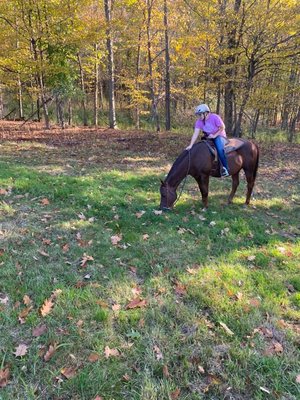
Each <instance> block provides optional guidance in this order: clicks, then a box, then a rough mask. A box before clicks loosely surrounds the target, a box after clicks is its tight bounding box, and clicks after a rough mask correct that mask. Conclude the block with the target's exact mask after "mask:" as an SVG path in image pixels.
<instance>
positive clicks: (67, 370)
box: [60, 367, 77, 379]
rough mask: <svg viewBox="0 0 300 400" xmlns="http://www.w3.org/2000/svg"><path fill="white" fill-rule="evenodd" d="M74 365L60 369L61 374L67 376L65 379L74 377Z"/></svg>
mask: <svg viewBox="0 0 300 400" xmlns="http://www.w3.org/2000/svg"><path fill="white" fill-rule="evenodd" d="M76 370H77V368H76V367H66V368H63V369H61V370H60V372H61V374H62V375H63V376H64V377H65V378H67V379H71V378H74V376H75V375H76Z"/></svg>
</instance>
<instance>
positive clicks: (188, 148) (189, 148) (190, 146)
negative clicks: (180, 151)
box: [185, 144, 193, 150]
mask: <svg viewBox="0 0 300 400" xmlns="http://www.w3.org/2000/svg"><path fill="white" fill-rule="evenodd" d="M192 147H193V145H192V144H190V145H189V146H188V147H186V148H185V149H186V150H191V148H192Z"/></svg>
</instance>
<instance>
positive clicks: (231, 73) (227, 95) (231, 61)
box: [224, 0, 241, 133]
mask: <svg viewBox="0 0 300 400" xmlns="http://www.w3.org/2000/svg"><path fill="white" fill-rule="evenodd" d="M240 6H241V0H235V3H234V12H235V14H238V12H239V10H240ZM236 33H237V26H236V24H234V25H233V29H231V30H230V31H229V33H228V39H227V48H228V51H229V52H231V53H232V54H230V55H229V56H228V57H227V58H226V60H225V64H226V66H227V68H226V81H227V83H226V84H225V89H224V122H225V126H226V130H227V131H228V132H229V133H232V132H233V123H234V121H233V112H234V110H233V103H234V80H235V62H236V56H235V55H234V54H233V53H234V50H235V49H236V48H237V46H238V43H237V39H236Z"/></svg>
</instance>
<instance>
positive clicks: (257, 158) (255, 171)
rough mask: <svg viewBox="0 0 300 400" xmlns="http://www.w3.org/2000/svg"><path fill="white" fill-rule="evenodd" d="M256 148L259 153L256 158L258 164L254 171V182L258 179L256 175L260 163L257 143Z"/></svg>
mask: <svg viewBox="0 0 300 400" xmlns="http://www.w3.org/2000/svg"><path fill="white" fill-rule="evenodd" d="M255 147H256V151H257V157H256V163H255V167H254V171H253V179H254V180H255V178H256V174H257V170H258V163H259V147H258V146H257V144H256V143H255Z"/></svg>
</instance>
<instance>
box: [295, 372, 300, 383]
mask: <svg viewBox="0 0 300 400" xmlns="http://www.w3.org/2000/svg"><path fill="white" fill-rule="evenodd" d="M296 383H300V374H299V375H297V376H296Z"/></svg>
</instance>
